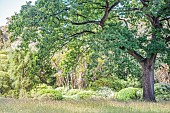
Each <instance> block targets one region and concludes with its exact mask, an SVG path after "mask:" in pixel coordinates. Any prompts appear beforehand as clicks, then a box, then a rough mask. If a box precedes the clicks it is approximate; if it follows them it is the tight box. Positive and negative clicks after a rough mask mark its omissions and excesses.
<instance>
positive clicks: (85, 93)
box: [77, 90, 97, 99]
mask: <svg viewBox="0 0 170 113" xmlns="http://www.w3.org/2000/svg"><path fill="white" fill-rule="evenodd" d="M96 95H97V93H96V92H94V91H90V90H89V91H81V92H79V93H78V94H77V96H78V98H80V99H90V98H95V96H96Z"/></svg>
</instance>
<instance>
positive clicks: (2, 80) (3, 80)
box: [0, 50, 12, 95]
mask: <svg viewBox="0 0 170 113" xmlns="http://www.w3.org/2000/svg"><path fill="white" fill-rule="evenodd" d="M4 61H5V62H4ZM7 61H8V60H7V51H6V50H1V51H0V94H1V95H6V94H7V93H8V92H9V91H10V90H11V83H12V80H11V78H10V76H9V74H8V62H7Z"/></svg>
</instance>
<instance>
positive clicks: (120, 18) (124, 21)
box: [119, 17, 128, 27]
mask: <svg viewBox="0 0 170 113" xmlns="http://www.w3.org/2000/svg"><path fill="white" fill-rule="evenodd" d="M119 20H123V21H124V22H125V24H126V27H128V23H127V21H126V20H125V19H124V18H120V17H119Z"/></svg>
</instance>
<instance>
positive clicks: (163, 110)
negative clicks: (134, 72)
mask: <svg viewBox="0 0 170 113" xmlns="http://www.w3.org/2000/svg"><path fill="white" fill-rule="evenodd" d="M0 113H170V102H159V103H146V102H117V101H111V100H108V101H106V100H82V101H65V100H63V101H38V100H28V99H22V100H16V99H9V98H8V99H6V98H0Z"/></svg>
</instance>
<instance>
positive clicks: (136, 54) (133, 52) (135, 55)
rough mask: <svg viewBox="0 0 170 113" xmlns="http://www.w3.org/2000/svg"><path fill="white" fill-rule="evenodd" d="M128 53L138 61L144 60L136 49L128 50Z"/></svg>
mask: <svg viewBox="0 0 170 113" xmlns="http://www.w3.org/2000/svg"><path fill="white" fill-rule="evenodd" d="M128 53H129V54H130V55H132V56H133V57H134V58H135V59H136V60H138V61H139V62H142V61H143V60H144V58H143V57H142V56H141V55H140V54H139V53H137V52H136V51H132V50H129V51H128Z"/></svg>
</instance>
